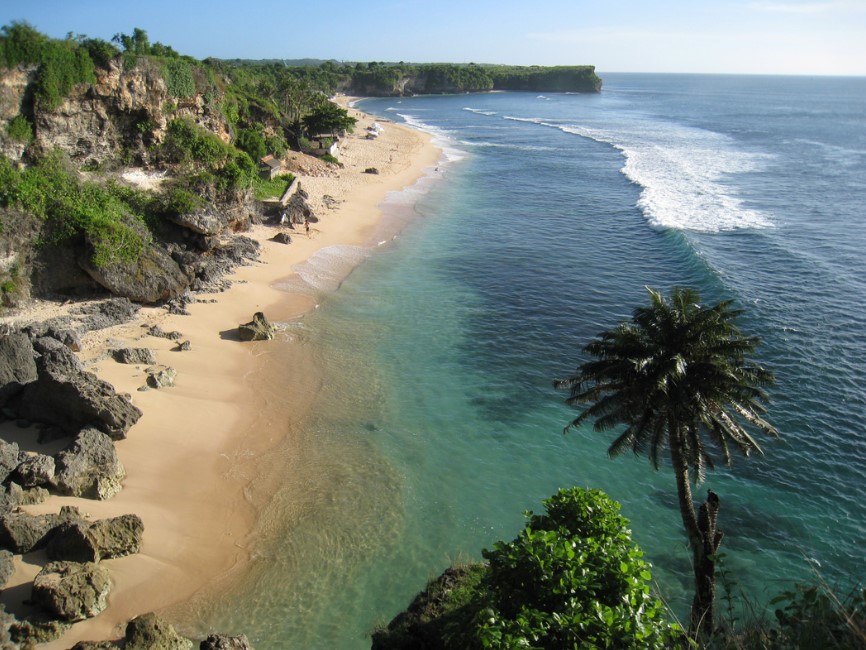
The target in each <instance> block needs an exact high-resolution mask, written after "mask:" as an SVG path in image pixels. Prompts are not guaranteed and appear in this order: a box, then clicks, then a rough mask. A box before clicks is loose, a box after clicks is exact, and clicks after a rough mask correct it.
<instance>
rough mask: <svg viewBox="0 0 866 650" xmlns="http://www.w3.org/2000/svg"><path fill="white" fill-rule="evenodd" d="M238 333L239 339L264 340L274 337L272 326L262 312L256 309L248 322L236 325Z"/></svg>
mask: <svg viewBox="0 0 866 650" xmlns="http://www.w3.org/2000/svg"><path fill="white" fill-rule="evenodd" d="M238 335H239V336H240V339H241V341H266V340H270V339H272V338H274V326H273V325H271V324H270V323H269V322H268V319H267V318H265V315H264V314H263V313H262V312H260V311H257V312H256V313H255V314H253V319H252V320H251V321H250V322H249V323H244V324H243V325H238Z"/></svg>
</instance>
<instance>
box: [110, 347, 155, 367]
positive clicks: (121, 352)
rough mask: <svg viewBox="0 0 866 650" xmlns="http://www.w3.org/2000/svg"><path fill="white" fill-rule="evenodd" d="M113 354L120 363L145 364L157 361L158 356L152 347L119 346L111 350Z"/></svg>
mask: <svg viewBox="0 0 866 650" xmlns="http://www.w3.org/2000/svg"><path fill="white" fill-rule="evenodd" d="M111 356H112V357H113V358H114V360H115V361H117V362H118V363H128V364H137V363H141V364H145V365H151V364H154V363H156V356H155V355H154V354H153V350H151V349H150V348H119V349H117V350H112V351H111Z"/></svg>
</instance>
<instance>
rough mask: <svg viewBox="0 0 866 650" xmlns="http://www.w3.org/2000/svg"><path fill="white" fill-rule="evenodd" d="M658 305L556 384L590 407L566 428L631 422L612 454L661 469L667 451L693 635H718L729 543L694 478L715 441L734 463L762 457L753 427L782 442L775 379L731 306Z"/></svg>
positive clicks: (691, 295)
mask: <svg viewBox="0 0 866 650" xmlns="http://www.w3.org/2000/svg"><path fill="white" fill-rule="evenodd" d="M647 290H648V292H649V295H650V306H649V307H639V308H637V309H635V310H634V314H633V317H632V319H631V320H630V321H623V322H621V323H620V324H619V325H618V326H617V327H616V328H615V329H612V330H608V331H605V332H602V333H601V334H600V335H598V337H597V338H596V339H594V340H593V341H591V342H590V343H589V344H588V345H586V347H585V348H584V351H585V352H587V353H588V354H589V355H591V356H592V357H595V360H591V361H587V362H585V363H584V364H583V365H581V366H580V367H579V368H578V369H577V372H576V374H575V375H574V376H572V377H569V378H567V379H562V380H558V381H556V382H555V386H556V387H557V388H563V389H567V390H570V392H571V394H570V396H569V397H568V398H567V399H566V402H567V403H568V404H570V405H573V406H577V405H584V404H588V406H587V407H586V408H584V410H583V411H582V412H581V413H580V414H579V415H578V416H577V417H576V418H575V419H574V420H573V421H572V422H571V423H570V424H569V425H568V426H567V427H566V428H565V431H568V430H569V429H570V428H573V427H577V426H580V425H581V424H583V423H584V422H587V421H588V420H594V429H595V430H596V431H607V430H608V429H612V428H614V427H617V426H620V425H625V429H624V430H623V431H622V432H621V433H620V434H619V435H618V436H617V438H616V439H615V440H614V441H613V443H611V445H610V447H609V449H608V454H609V455H610V456H611V457H613V456H618V455H619V454H621V453H623V452H624V451H627V450H632V451H633V452H634V453H635V454H639V453H641V454H646V455H648V456H649V459H650V461H651V463H652V465H653V467H654V468H655V469H658V467H659V460H660V457H661V456H662V453H663V451H664V450H665V449H667V452H668V455H669V459H670V463H671V466H672V468H673V471H674V475H675V477H676V485H677V495H678V497H679V507H680V515H681V516H682V520H683V526H684V527H685V531H686V536H687V538H688V542H689V547H690V549H691V551H692V566H693V570H694V575H695V598H694V601H693V603H692V614H691V626H692V629H693V631H696V630H700V629H704V630H707V629H710V630H711V629H712V624H713V599H714V592H715V565H714V555H715V553H716V551H717V549H718V546H719V544H720V543H721V540H722V534H721V532H719V531H717V530H716V514H717V512H718V507H719V500H718V497H717V496H716V495H715V494H714V493H712V492H709V497H708V499H707V502H706V503H705V504H703V505H702V506H701V509H700V512H696V511H695V504H694V502H693V500H692V490H691V479H692V478H693V479H694V481H695V484H696V485H697V484H698V483H700V482H701V481H702V480H703V479H704V475H705V470H706V468H707V467H709V468H711V469H712V468H713V465H714V462H713V457H712V456H711V454H710V450H709V447H708V444H707V443H708V442H712V443H714V446H715V447H716V448H717V450H718V452H720V453H721V457H722V459H723V460H724V462H725V463H726V464H727V465H730V462H731V450H732V449H736V450H738V451H740V452H741V453H742V454H743V455H745V456H748V455H749V453H750V452H751V451H753V450H754V451H757V452H758V453H763V452H762V451H761V448H760V446H759V445H758V443H757V441H756V440H755V439H754V438H753V437H752V436H751V435H750V434H749V431H748V429H751V428H754V429H758V430H760V431H762V432H764V433H765V434H768V435H771V436H777V435H778V432H777V431H776V429H775V428H774V427H773V426H772V425H771V424H769V423H768V422H767V421H766V420H764V418H763V414H764V413H765V412H766V409H765V407H764V403H765V402H766V400H767V395H766V393H765V391H764V390H763V388H764V387H765V386H769V385H772V384H773V383H774V377H773V375H772V373H770V372H769V371H767V370H765V369H764V368H762V367H760V366H759V365H757V364H756V363H754V362H752V361H750V360H749V359H748V358H747V357H748V355H749V354H750V353H752V352H753V351H754V350H755V348H756V347H757V345H758V343H759V339H758V338H757V337H753V336H752V337H748V336H744V335H743V334H742V333H741V332H740V330H739V328H738V327H737V326H736V324H735V323H734V321H735V320H736V318H737V317H738V316H740V315H741V313H742V312H741V310H736V309H732V308H731V301H729V300H726V301H722V302H720V303H718V304H716V305H713V306H710V307H705V306H702V305H701V304H700V302H699V296H698V294H697V292H695V291H694V290H691V289H686V288H682V287H676V288H674V289H673V290H672V291H671V297H670V300H669V301H668V300H665V298H664V297H663V296H662V295H661V293H659V292H657V291H654V290H652V289H649V288H648V289H647Z"/></svg>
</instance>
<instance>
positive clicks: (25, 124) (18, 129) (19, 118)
mask: <svg viewBox="0 0 866 650" xmlns="http://www.w3.org/2000/svg"><path fill="white" fill-rule="evenodd" d="M6 133H8V134H9V137H10V138H11V139H12V140H15V141H16V142H22V143H24V144H28V143H29V142H30V141H31V140H33V125H32V124H30V121H29V120H28V119H27V118H26V117H24V116H23V115H16V116H15V117H13V118H12V119H11V120H9V126H7V127H6Z"/></svg>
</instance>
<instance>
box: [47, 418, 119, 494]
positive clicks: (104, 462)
mask: <svg viewBox="0 0 866 650" xmlns="http://www.w3.org/2000/svg"><path fill="white" fill-rule="evenodd" d="M125 476H126V471H125V470H124V469H123V465H121V463H120V461H119V460H118V458H117V451H116V450H115V449H114V443H113V442H112V440H111V438H109V437H108V436H107V435H106V434H104V433H103V432H102V431H99V430H97V429H94V428H93V427H87V428H85V429H82V430H81V432H80V433H79V434H78V437H77V438H76V439H75V440H74V441H73V442H72V443H71V444H70V445H69V446H68V447H67V448H66V449H64V450H63V451H61V452H59V453H58V454H57V455H56V456H55V472H54V487H55V488H56V489H57V491H58V492H59V493H60V494H64V495H69V496H75V497H87V498H90V499H100V500H102V501H104V500H107V499H110V498H111V497H113V496H114V495H115V494H117V493H118V492H120V490H121V488H122V485H121V481H122V480H123V479H124V477H125Z"/></svg>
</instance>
